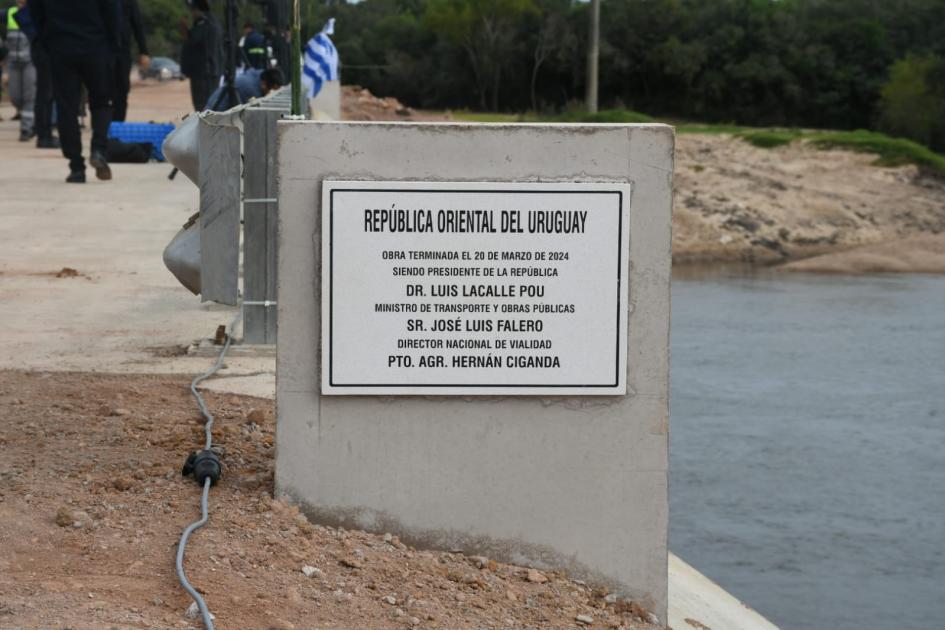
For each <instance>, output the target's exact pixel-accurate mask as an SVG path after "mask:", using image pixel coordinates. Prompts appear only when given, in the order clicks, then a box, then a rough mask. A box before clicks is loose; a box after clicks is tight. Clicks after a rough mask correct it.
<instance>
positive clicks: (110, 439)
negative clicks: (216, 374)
mask: <svg viewBox="0 0 945 630" xmlns="http://www.w3.org/2000/svg"><path fill="white" fill-rule="evenodd" d="M188 383H189V379H188V378H187V377H183V376H159V375H148V376H133V375H122V376H116V375H93V374H87V373H65V372H63V373H48V372H47V373H37V372H17V371H2V372H0V451H2V453H3V457H2V459H0V549H2V550H3V552H2V553H0V628H3V629H8V628H9V629H13V628H18V629H19V628H63V629H64V628H71V629H73V630H86V629H88V630H91V629H101V628H122V629H124V628H181V627H199V620H192V619H188V618H187V617H186V616H185V611H186V610H187V608H188V606H189V604H190V599H189V597H188V596H187V595H186V593H184V591H183V590H182V589H181V588H180V587H179V585H178V583H177V580H176V577H175V573H174V553H175V548H176V544H177V539H178V537H179V535H180V532H181V530H182V529H183V528H184V527H185V526H186V525H187V524H188V523H189V522H191V521H193V520H196V519H197V518H199V505H198V502H199V495H200V492H199V487H198V485H197V484H196V483H195V482H194V481H193V480H192V479H186V478H182V477H181V474H180V468H181V465H182V464H183V461H184V459H185V457H186V454H187V453H188V452H189V451H190V450H191V449H193V448H194V447H195V446H199V445H201V444H202V435H203V433H202V430H203V420H202V418H201V417H200V415H199V413H198V411H197V407H196V405H195V403H194V400H193V399H192V398H191V396H190V394H189V392H188ZM207 402H208V404H209V406H210V408H211V410H212V411H213V412H214V413H215V415H216V423H217V424H216V428H215V436H216V443H217V444H218V445H219V446H222V447H223V448H224V449H225V455H224V457H223V461H224V466H225V469H224V475H223V479H222V480H221V482H220V483H219V484H218V485H217V486H216V487H214V489H213V490H212V491H211V493H210V498H211V500H210V507H211V516H210V519H211V520H210V525H209V526H208V527H206V528H204V529H201V530H198V531H197V533H195V534H194V536H193V538H192V540H191V542H190V544H189V545H188V548H187V556H186V567H187V574H188V578H189V579H190V581H191V582H192V583H193V584H194V585H195V586H196V587H197V588H198V589H199V590H200V591H201V593H202V594H204V596H205V598H206V600H207V603H208V605H209V607H210V609H211V611H213V613H214V614H215V615H216V617H217V621H218V624H219V626H218V627H219V628H221V629H226V628H254V629H255V628H271V629H280V630H281V629H286V628H366V629H375V628H377V629H380V628H412V627H419V628H443V629H450V630H453V629H460V628H549V629H552V628H576V627H583V626H586V625H591V626H592V627H602V628H625V629H628V630H630V629H633V630H642V629H643V628H647V627H654V626H648V625H647V624H644V623H642V622H641V620H640V618H639V616H638V614H637V613H640V614H645V613H644V612H643V611H641V610H640V609H639V608H636V607H635V606H634V605H632V604H630V603H627V602H623V601H622V600H618V601H610V600H612V599H613V598H608V599H605V596H606V593H604V592H599V591H598V592H594V591H592V590H591V589H590V588H588V587H587V586H585V585H583V584H581V583H579V582H575V581H571V580H569V579H567V578H566V577H565V576H563V575H559V574H555V573H538V572H535V571H531V573H530V572H529V571H528V570H527V569H523V568H520V567H516V566H511V565H505V564H497V563H495V562H493V561H491V560H489V559H487V558H469V557H466V556H463V555H461V554H455V553H434V552H426V551H417V550H415V549H412V548H410V547H408V546H406V545H404V544H402V543H401V542H400V541H399V540H397V538H395V537H391V536H386V537H385V536H374V535H370V534H366V533H363V532H358V531H344V530H340V529H332V528H328V527H320V526H313V525H311V524H309V522H308V521H307V520H305V518H304V517H303V516H301V515H300V514H299V512H298V510H297V508H295V507H289V506H287V505H286V504H284V503H281V502H278V501H273V500H272V498H271V497H272V470H273V451H274V447H273V443H274V436H273V431H274V422H273V405H272V402H271V401H267V400H262V399H254V398H249V397H238V396H233V395H217V394H209V395H208V396H207ZM303 567H314V568H315V569H317V570H316V571H314V572H312V573H313V574H312V576H311V577H308V576H306V575H305V574H304V573H303V571H302V568H303ZM310 572H311V571H310ZM579 616H581V617H582V619H583V620H584V622H582V621H578V620H577V618H578V617H579ZM587 620H591V623H590V624H587V623H585V622H586V621H587Z"/></svg>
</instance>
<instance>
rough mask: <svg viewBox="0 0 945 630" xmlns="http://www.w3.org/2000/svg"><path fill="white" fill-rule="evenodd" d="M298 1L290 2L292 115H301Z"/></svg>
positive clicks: (300, 51)
mask: <svg viewBox="0 0 945 630" xmlns="http://www.w3.org/2000/svg"><path fill="white" fill-rule="evenodd" d="M299 4H300V0H292V56H291V57H290V59H291V61H292V115H293V116H300V115H301V114H302V103H301V100H302V41H301V38H300V36H299V28H300V26H299V24H300V22H301V19H300V17H299V16H300V11H299Z"/></svg>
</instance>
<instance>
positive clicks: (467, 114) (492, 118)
mask: <svg viewBox="0 0 945 630" xmlns="http://www.w3.org/2000/svg"><path fill="white" fill-rule="evenodd" d="M453 118H455V119H456V120H459V121H461V122H478V123H510V122H521V120H522V117H521V116H519V115H518V114H503V113H501V112H472V111H469V110H468V109H461V110H459V111H455V112H453Z"/></svg>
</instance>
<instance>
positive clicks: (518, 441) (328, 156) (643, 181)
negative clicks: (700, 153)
mask: <svg viewBox="0 0 945 630" xmlns="http://www.w3.org/2000/svg"><path fill="white" fill-rule="evenodd" d="M278 136H279V140H278V143H277V144H278V150H279V156H278V190H279V265H278V279H279V296H278V311H279V339H278V355H277V356H278V364H277V370H278V374H277V408H278V428H277V458H276V490H277V493H278V495H280V496H283V497H287V498H289V499H291V500H293V501H296V502H298V503H299V504H300V505H301V506H302V508H303V509H304V511H305V512H306V513H307V514H308V515H309V516H310V517H311V518H313V519H314V520H316V521H318V522H323V523H328V524H335V525H343V526H346V527H358V528H364V529H367V530H370V531H376V532H392V533H394V534H397V535H398V536H400V537H401V538H402V539H404V540H405V541H408V542H410V543H412V544H414V545H418V546H427V547H434V548H441V549H442V548H449V549H456V548H458V549H462V550H464V551H466V552H468V553H480V554H484V555H487V556H490V557H493V558H496V559H498V560H503V561H513V562H518V563H524V564H528V565H533V566H536V567H554V568H557V569H563V570H566V571H568V572H569V573H570V574H571V575H572V576H574V577H578V578H583V579H586V580H588V581H589V582H591V583H595V584H603V585H607V586H608V587H609V588H610V589H611V590H612V591H614V592H617V593H620V594H622V595H624V596H626V597H629V598H631V599H633V600H635V601H638V602H640V603H641V604H643V605H644V606H646V607H647V608H649V609H650V610H651V611H653V612H654V613H655V614H657V615H658V616H659V618H660V619H661V620H662V621H664V622H665V620H666V599H667V548H666V542H667V522H668V505H667V436H668V418H669V416H668V375H669V346H668V341H669V308H670V304H669V300H670V294H669V284H670V259H671V256H670V219H671V200H672V199H671V198H672V173H673V132H672V129H671V128H669V127H666V126H663V125H465V124H418V123H389V124H387V123H314V122H280V123H279V124H278ZM324 180H362V181H364V180H368V181H372V180H373V181H385V180H386V181H389V180H414V181H418V180H419V181H440V182H457V181H468V182H569V183H575V182H608V183H621V184H628V183H629V184H631V185H632V191H633V192H632V200H631V202H630V208H629V213H628V217H629V242H630V245H629V261H628V263H627V264H626V266H625V269H624V271H625V272H626V273H627V274H628V276H627V277H628V278H629V296H630V297H629V307H628V308H627V313H626V315H627V317H626V318H624V319H622V320H621V321H624V322H626V326H627V345H626V357H627V361H626V363H627V372H626V380H627V390H626V391H627V394H626V395H611V396H553V395H540V396H504V395H490V396H475V395H462V396H416V395H414V396H391V395H385V396H364V395H359V396H332V395H324V394H323V393H322V391H321V367H320V366H321V356H320V354H321V347H322V346H321V344H322V339H321V334H320V333H321V317H322V290H321V280H320V279H321V267H322V234H321V230H322V213H323V211H324V209H323V208H322V205H321V203H322V202H321V199H322V197H321V186H322V182H323V181H324ZM335 290H339V289H338V288H336V289H335ZM340 290H351V291H357V290H358V287H344V288H343V289H340ZM576 334H581V331H576Z"/></svg>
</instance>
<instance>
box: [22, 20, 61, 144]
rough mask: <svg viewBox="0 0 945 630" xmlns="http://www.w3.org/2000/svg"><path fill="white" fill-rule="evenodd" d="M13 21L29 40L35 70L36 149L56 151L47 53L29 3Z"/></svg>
mask: <svg viewBox="0 0 945 630" xmlns="http://www.w3.org/2000/svg"><path fill="white" fill-rule="evenodd" d="M13 19H14V20H16V23H17V24H18V25H19V27H20V32H21V33H24V34H25V35H26V37H27V38H28V39H29V42H30V56H31V57H32V60H33V67H35V68H36V98H35V101H34V106H33V114H34V115H33V119H34V120H33V130H34V131H35V133H36V147H37V148H39V149H58V148H59V140H57V139H56V138H55V137H54V136H53V134H52V132H53V125H52V114H53V87H52V68H50V66H49V53H47V52H46V51H45V50H44V49H43V46H42V45H41V44H40V42H39V33H38V32H37V30H36V24H35V23H34V22H33V16H32V14H31V13H30V6H29V3H27V5H26V6H24V7H21V8H20V10H19V11H17V12H16V15H14V16H13Z"/></svg>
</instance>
